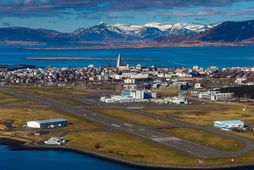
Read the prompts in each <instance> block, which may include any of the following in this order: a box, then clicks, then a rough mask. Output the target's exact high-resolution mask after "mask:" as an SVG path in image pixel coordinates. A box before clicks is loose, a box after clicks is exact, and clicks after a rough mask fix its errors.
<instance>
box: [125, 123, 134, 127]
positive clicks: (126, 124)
mask: <svg viewBox="0 0 254 170" xmlns="http://www.w3.org/2000/svg"><path fill="white" fill-rule="evenodd" d="M124 125H125V126H129V127H132V126H133V125H131V124H128V123H124Z"/></svg>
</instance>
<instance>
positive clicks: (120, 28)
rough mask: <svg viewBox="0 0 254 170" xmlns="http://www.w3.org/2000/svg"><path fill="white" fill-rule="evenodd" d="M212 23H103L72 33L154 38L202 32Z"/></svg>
mask: <svg viewBox="0 0 254 170" xmlns="http://www.w3.org/2000/svg"><path fill="white" fill-rule="evenodd" d="M212 27H213V26H212V25H201V24H188V23H177V24H174V25H170V24H161V23H147V24H145V25H128V24H113V25H110V24H105V23H99V24H98V25H95V26H92V27H89V28H80V29H78V30H76V31H74V32H73V33H72V34H73V36H76V38H78V39H80V40H144V39H146V40H154V39H158V38H160V37H165V36H167V37H175V36H189V35H194V34H198V33H200V32H204V31H207V30H209V29H210V28H212Z"/></svg>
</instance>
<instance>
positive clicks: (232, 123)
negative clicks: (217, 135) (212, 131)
mask: <svg viewBox="0 0 254 170" xmlns="http://www.w3.org/2000/svg"><path fill="white" fill-rule="evenodd" d="M214 127H216V128H220V129H223V130H231V129H232V128H244V122H243V121H241V120H223V121H215V122H214Z"/></svg>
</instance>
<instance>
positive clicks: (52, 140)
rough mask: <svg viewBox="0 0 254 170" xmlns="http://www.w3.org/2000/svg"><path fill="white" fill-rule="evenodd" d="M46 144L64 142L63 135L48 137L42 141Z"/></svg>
mask: <svg viewBox="0 0 254 170" xmlns="http://www.w3.org/2000/svg"><path fill="white" fill-rule="evenodd" d="M44 143H45V144H47V145H62V144H64V143H65V139H64V138H63V137H60V138H54V137H52V138H50V139H49V140H46V141H44Z"/></svg>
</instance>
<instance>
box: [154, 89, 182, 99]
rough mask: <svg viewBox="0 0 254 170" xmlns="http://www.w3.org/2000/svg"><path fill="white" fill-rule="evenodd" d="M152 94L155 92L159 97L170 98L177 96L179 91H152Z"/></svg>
mask: <svg viewBox="0 0 254 170" xmlns="http://www.w3.org/2000/svg"><path fill="white" fill-rule="evenodd" d="M153 92H156V93H157V95H160V96H161V97H172V96H177V93H178V92H179V90H177V89H166V90H157V89H155V90H153Z"/></svg>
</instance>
